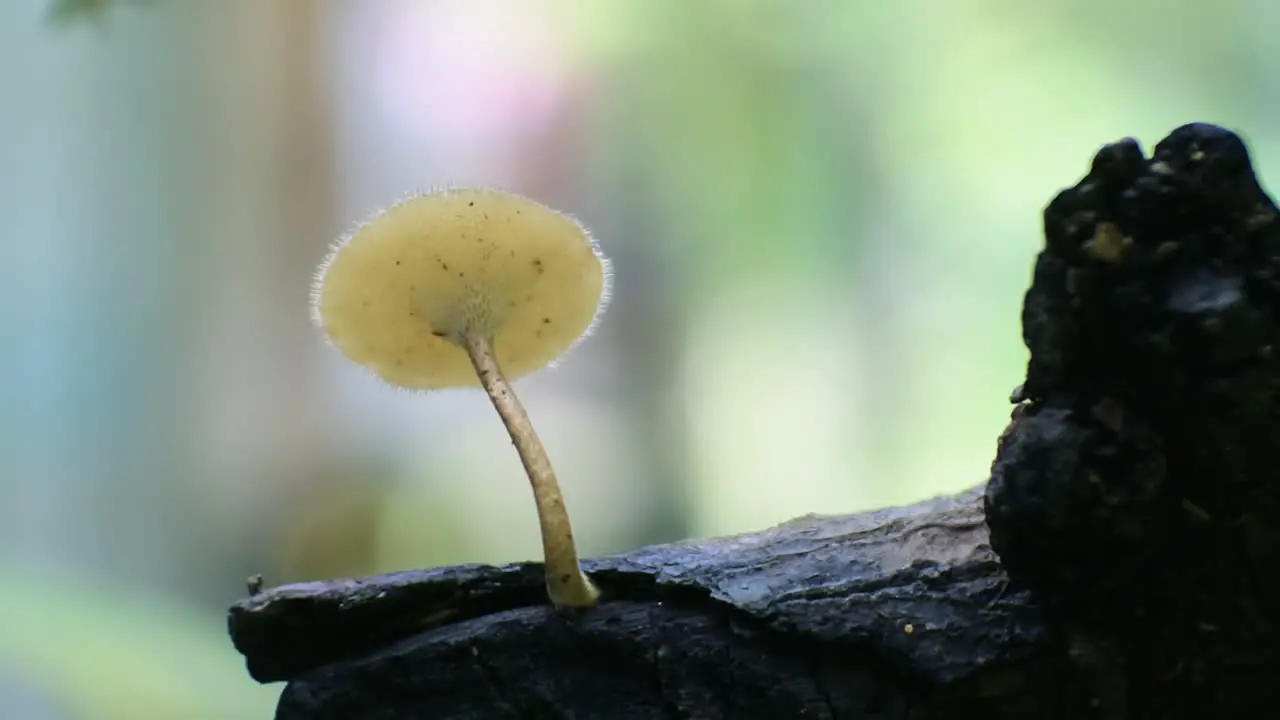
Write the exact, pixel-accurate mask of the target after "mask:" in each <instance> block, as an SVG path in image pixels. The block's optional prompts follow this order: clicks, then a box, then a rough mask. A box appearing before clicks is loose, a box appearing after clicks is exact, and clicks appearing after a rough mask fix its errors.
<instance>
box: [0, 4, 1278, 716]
mask: <svg viewBox="0 0 1280 720" xmlns="http://www.w3.org/2000/svg"><path fill="white" fill-rule="evenodd" d="M54 5H58V6H60V7H62V9H64V10H77V9H85V8H87V9H88V10H89V11H90V12H88V13H85V14H81V13H77V12H70V13H63V15H64V16H65V17H60V18H54V17H53V16H51V14H50V12H51V8H53V6H54ZM1277 30H1280V4H1277V3H1274V2H1269V0H1216V1H1215V2H1208V1H1207V0H1206V1H1204V2H1181V3H1172V2H1160V1H1158V0H1113V1H1112V2H1106V3H1103V2H1098V1H1096V0H1078V1H1074V2H1071V1H1066V0H1059V1H1057V2H1054V1H1052V0H1039V1H1037V2H1034V3H1031V2H1015V1H1014V0H947V1H945V2H944V1H942V0H894V1H890V0H859V1H858V2H852V1H849V0H700V1H693V0H377V1H368V2H366V1H363V0H325V1H321V0H315V1H309V0H270V1H267V0H227V1H224V2H218V1H215V0H156V1H153V2H137V1H136V0H135V1H132V2H130V1H127V0H125V1H122V2H119V3H114V4H113V3H110V2H106V1H105V0H98V1H96V2H84V1H83V0H82V1H81V2H58V3H54V4H51V3H50V2H48V1H47V0H14V1H11V2H6V3H3V5H0V252H2V253H3V255H2V256H0V257H3V262H0V302H2V307H3V310H2V311H0V431H2V432H0V718H6V719H8V718H15V719H19V720H70V719H73V718H211V719H212V718H218V719H221V718H233V719H234V718H265V717H268V716H269V714H270V712H271V708H272V705H273V703H274V699H275V697H276V696H277V694H278V692H279V688H278V687H259V686H257V685H255V684H254V683H253V682H251V681H250V680H249V678H248V677H247V675H245V673H244V671H243V666H242V664H241V662H240V658H239V656H238V655H236V654H235V652H234V651H233V650H232V648H231V646H230V644H229V642H228V641H227V640H226V638H225V635H224V613H225V608H226V606H227V605H228V604H229V603H230V602H232V601H233V600H235V599H236V598H237V597H238V596H240V595H242V594H243V593H244V592H245V591H244V579H245V577H246V576H248V575H249V574H251V573H257V572H261V573H263V574H264V575H265V577H266V580H267V583H268V584H269V585H271V584H279V583H283V582H288V581H294V580H303V579H318V578H326V577H333V576H346V575H357V574H367V573H373V572H379V571H388V570H396V569H404V568H412V567H424V566H433V565H440V564H449V563H459V562H472V561H483V562H493V563H500V562H506V561H514V560H522V559H529V558H536V557H538V556H539V555H540V546H539V543H538V535H537V526H536V522H535V519H534V513H533V505H532V501H531V498H530V495H529V491H528V488H527V485H526V482H525V480H524V477H523V475H522V473H521V470H520V466H519V462H518V460H517V458H516V456H515V454H514V452H512V451H511V448H510V445H509V443H508V442H507V440H506V438H505V436H504V435H503V431H502V428H501V425H500V424H499V422H498V420H497V418H496V416H495V415H494V414H493V411H492V409H491V408H490V407H489V405H488V402H487V400H486V399H485V398H484V397H483V396H482V395H480V394H478V393H469V392H452V393H439V394H432V395H414V394H410V393H405V392H397V391H393V390H391V389H388V388H386V387H384V386H381V385H380V384H379V383H378V382H377V381H375V380H373V379H371V377H370V376H369V375H368V374H366V373H363V372H360V371H359V370H357V369H355V368H353V367H350V366H348V365H347V364H346V363H345V362H344V361H343V360H342V359H341V358H340V357H339V356H338V355H337V353H336V351H333V350H332V349H330V348H327V347H326V346H325V345H324V343H323V342H322V340H321V338H320V337H319V335H318V333H317V332H316V331H314V330H313V328H312V327H311V326H310V325H309V322H308V312H307V294H308V288H309V284H310V282H311V273H312V271H313V269H314V267H315V264H316V263H317V262H318V261H319V260H320V259H321V257H322V256H323V254H324V253H325V250H326V248H327V246H328V245H329V243H330V242H331V241H332V240H333V239H335V238H336V237H338V236H339V235H340V234H342V233H343V232H345V231H347V230H349V229H351V228H352V226H353V225H354V224H355V223H356V222H358V221H359V220H361V219H363V218H364V217H366V216H368V215H369V213H371V212H372V211H374V210H376V209H377V208H378V207H380V206H383V205H385V204H387V203H388V202H390V201H393V200H395V199H398V198H400V197H403V196H404V195H406V194H408V193H410V192H413V191H415V190H418V189H425V188H430V187H432V186H436V185H440V184H444V183H478V184H488V185H499V186H503V187H507V188H509V189H512V190H516V191H518V192H522V193H525V194H528V195H531V196H533V197H535V198H537V199H538V200H540V201H542V202H545V203H547V204H550V205H552V206H554V207H557V208H559V209H562V210H565V211H567V212H570V213H573V214H575V215H577V216H578V217H579V218H581V219H582V220H583V221H584V222H585V223H586V224H587V225H588V226H589V227H591V228H592V229H593V231H594V232H595V234H596V235H597V236H598V237H599V238H600V240H601V243H602V245H603V247H604V249H605V251H606V252H607V253H609V254H610V255H611V256H612V257H613V259H614V261H615V267H616V271H617V276H616V294H615V302H614V304H613V306H612V308H611V310H610V311H609V313H608V314H607V315H606V316H605V318H604V323H603V326H602V328H601V331H600V332H599V333H598V335H597V336H595V337H593V338H592V339H590V340H589V341H588V342H587V343H585V344H584V345H583V346H582V347H581V348H580V349H579V350H577V351H576V352H575V353H574V354H573V355H571V356H570V357H569V358H568V359H566V360H565V361H564V362H563V363H562V364H560V365H559V366H558V367H557V368H556V369H554V370H550V371H546V372H543V373H541V374H540V375H537V376H534V377H531V378H529V379H527V380H525V381H522V382H521V383H520V390H521V393H522V397H523V399H524V401H525V404H526V405H527V406H528V408H529V410H530V412H531V414H532V415H533V417H534V420H535V422H536V423H537V424H538V428H539V431H540V433H541V434H542V436H543V438H544V440H545V441H546V443H547V445H548V446H549V448H548V449H549V452H550V453H551V456H552V458H553V460H554V461H555V463H556V465H557V468H558V470H559V472H560V475H561V479H562V482H563V484H564V486H565V493H566V495H567V499H568V503H569V506H570V510H571V512H572V514H573V515H574V519H575V522H576V523H577V528H578V537H579V540H580V542H581V544H582V546H583V548H582V549H583V551H584V553H585V554H587V555H595V554H602V553H609V552H615V551H620V550H624V549H627V548H631V547H634V546H637V545H641V544H646V543H656V542H663V541H669V540H674V539H677V538H683V537H687V536H707V535H718V534H727V533H733V532H738V531H746V530H751V529H757V528H760V527H763V526H767V525H771V524H775V523H778V522H781V521H783V520H786V519H788V518H790V517H792V516H795V515H799V514H802V513H806V512H811V511H817V512H824V513H835V512H853V511H857V510H863V509H869V508H873V507H877V506H883V505H886V504H896V503H903V502H907V501H911V500H914V499H919V498H923V497H925V496H928V495H932V494H936V493H943V492H950V491H955V490H959V489H961V488H964V487H968V486H971V485H974V484H976V483H979V482H981V481H983V480H984V479H985V473H986V470H987V466H988V463H989V462H990V459H991V456H992V453H993V451H994V442H995V437H996V435H997V434H998V433H999V431H1000V430H1001V428H1002V427H1003V425H1004V423H1005V421H1006V419H1007V417H1008V412H1009V405H1008V402H1007V398H1008V395H1009V391H1010V390H1011V389H1012V388H1013V387H1014V386H1015V385H1016V384H1017V383H1018V382H1019V380H1020V379H1021V372H1022V369H1023V363H1024V362H1025V350H1024V349H1023V347H1022V345H1021V342H1020V340H1019V338H1020V335H1019V326H1018V314H1019V309H1020V308H1019V303H1020V301H1021V293H1022V291H1023V289H1024V288H1025V285H1026V283H1027V281H1028V279H1029V273H1030V268H1031V262H1032V259H1033V255H1034V253H1035V252H1036V251H1037V249H1038V247H1039V244H1040V212H1041V209H1042V208H1043V206H1044V205H1045V204H1046V203H1047V202H1048V200H1049V199H1050V198H1051V197H1052V196H1053V194H1054V193H1055V192H1057V190H1058V189H1060V188H1061V187H1063V186H1066V185H1069V184H1072V183H1074V182H1075V181H1076V179H1078V177H1079V176H1080V175H1081V174H1082V173H1083V172H1084V171H1085V170H1086V168H1087V165H1088V162H1089V160H1090V158H1091V155H1092V153H1093V152H1094V151H1095V150H1096V149H1097V148H1098V147H1099V146H1100V145H1101V144H1103V143H1105V142H1109V141H1112V140H1116V139H1119V138H1120V137H1123V136H1126V135H1134V136H1137V137H1138V138H1140V139H1141V140H1142V141H1143V142H1144V144H1145V145H1146V146H1147V147H1150V146H1151V145H1152V144H1154V142H1155V141H1157V140H1158V139H1160V138H1161V137H1163V135H1164V134H1165V133H1167V132H1168V131H1169V130H1171V129H1172V128H1173V127H1175V126H1177V125H1179V124H1182V123H1184V122H1188V121H1195V120H1203V121H1211V122H1218V123H1222V124H1225V125H1228V126H1230V127H1233V128H1235V129H1238V130H1241V131H1242V132H1243V133H1244V134H1245V135H1246V138H1247V140H1248V141H1249V142H1250V144H1251V146H1252V148H1253V151H1254V153H1255V159H1256V161H1257V163H1258V165H1259V167H1261V168H1263V169H1265V168H1267V167H1268V166H1270V167H1278V166H1280V129H1278V125H1277V123H1276V122H1275V120H1276V118H1277V114H1278V113H1277V110H1278V108H1277V103H1280V55H1277V53H1276V52H1275V44H1274V38H1275V37H1276V33H1277Z"/></svg>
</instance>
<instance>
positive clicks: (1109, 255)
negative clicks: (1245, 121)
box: [229, 124, 1280, 720]
mask: <svg viewBox="0 0 1280 720" xmlns="http://www.w3.org/2000/svg"><path fill="white" fill-rule="evenodd" d="M1276 215H1277V209H1276V207H1275V205H1274V204H1273V203H1272V201H1271V200H1270V198H1268V197H1267V195H1266V194H1265V193H1264V192H1263V191H1262V189H1261V188H1260V187H1259V185H1258V183H1257V181H1256V179H1255V178H1254V175H1253V170H1252V168H1251V165H1250V162H1249V158H1248V154H1247V151H1246V149H1245V147H1244V144H1243V142H1242V141H1241V140H1240V138H1239V137H1237V136H1236V135H1234V134H1232V133H1230V132H1228V131H1226V130H1223V129H1221V128H1218V127H1214V126H1211V125H1199V124H1198V125H1187V126H1183V127H1181V128H1178V129H1177V130H1175V131H1174V132H1173V133H1172V134H1171V135H1170V136H1169V137H1168V138H1166V139H1165V140H1163V141H1162V142H1161V143H1160V144H1158V145H1157V146H1156V148H1155V151H1154V153H1153V155H1152V156H1151V157H1150V158H1148V157H1145V156H1144V155H1143V153H1142V151H1141V149H1140V148H1139V146H1138V144H1137V143H1136V142H1135V141H1133V140H1130V139H1126V140H1122V141H1120V142H1117V143H1114V144H1112V145H1108V146H1106V147H1104V148H1103V149H1102V150H1101V151H1100V152H1099V153H1098V154H1097V156H1096V157H1095V159H1094V161H1093V164H1092V167H1091V168H1090V171H1089V173H1088V175H1087V176H1086V177H1085V178H1084V179H1083V180H1082V181H1081V182H1080V183H1078V184H1077V185H1075V186H1074V187H1072V188H1069V189H1067V190H1064V191H1063V192H1062V193H1060V194H1059V195H1058V196H1057V197H1056V198H1055V199H1054V200H1053V201H1052V203H1051V204H1050V205H1049V206H1048V208H1047V209H1046V211H1045V216H1044V226H1045V238H1046V242H1045V247H1044V249H1043V251H1042V252H1041V253H1040V254H1039V257H1038V258H1037V261H1036V266H1035V273H1034V279H1033V282H1032V286H1031V288H1030V289H1029V290H1028V292H1027V295H1026V300H1025V303H1024V307H1023V329H1024V331H1023V335H1024V341H1025V342H1026V344H1027V346H1028V347H1029V349H1030V351H1031V360H1030V362H1029V364H1028V370H1027V377H1026V381H1025V383H1024V384H1023V385H1022V386H1021V387H1020V388H1019V389H1018V390H1017V391H1016V392H1015V393H1014V397H1013V400H1014V402H1015V403H1016V406H1015V409H1014V412H1013V420H1012V422H1011V423H1010V425H1009V426H1008V428H1007V429H1006V430H1005V432H1004V433H1003V434H1002V436H1001V437H1000V438H999V441H998V443H996V444H997V446H998V447H997V451H996V459H995V462H994V463H993V465H992V476H991V479H990V481H989V482H988V484H987V486H986V487H985V491H984V489H983V488H975V489H973V490H971V491H968V492H965V493H962V494H960V495H958V496H956V497H952V498H940V499H934V500H930V501H927V502H924V503H920V504H918V505H914V506H910V507H905V508H898V509H891V510H882V511H878V512H873V513H867V514H862V515H856V516H849V517H835V516H807V517H803V518H799V519H796V520H794V521H791V522H788V523H785V524H783V525H781V526H779V527H776V528H772V529H769V530H766V531H764V532H760V533H755V534H750V535H744V536H739V537H732V538H722V539H715V540H705V541H693V542H684V543H677V544H672V545H664V546H657V547H648V548H642V549H639V550H636V551H634V552H629V553H624V554H621V555H618V556H614V557H607V558H601V559H596V560H592V561H588V562H587V563H585V566H586V569H587V571H588V572H590V573H591V574H592V576H593V577H594V578H595V579H596V581H597V582H598V583H599V585H600V586H601V588H602V589H603V590H604V592H605V593H606V599H605V602H604V603H603V604H601V605H600V606H599V607H597V608H594V609H592V610H589V611H586V612H583V613H580V614H575V615H564V614H558V613H556V612H555V611H554V610H552V609H551V608H550V607H549V606H548V605H547V602H546V599H545V591H544V589H543V584H542V574H541V568H540V566H538V565H535V564H521V565H513V566H508V567H489V566H465V567H452V568H442V569H437V570H427V571H418V572H406V573H397V574H392V575H386V576H379V577H372V578H366V579H362V580H338V581H331V582H319V583H305V584H297V585H288V586H283V587H277V588H273V589H270V590H266V591H264V592H259V593H256V594H254V595H253V596H251V597H249V598H247V599H245V600H243V601H241V602H239V603H237V604H236V605H235V606H233V607H232V608H231V612H230V618H229V624H230V631H231V636H232V638H233V640H234V642H235V645H236V647H237V648H238V649H239V650H240V652H241V653H243V654H244V656H245V657H246V659H247V664H248V669H249V672H250V674H251V675H252V676H253V677H254V678H255V679H257V680H258V681H261V682H271V681H280V680H284V681H288V682H287V685H286V686H285V689H284V692H283V694H282V696H281V699H280V703H279V708H278V711H277V715H276V717H277V718H280V719H281V720H287V719H296V720H302V719H307V720H314V719H318V718H343V719H344V720H349V719H352V718H368V719H375V718H610V719H614V718H617V719H622V718H698V719H707V720H711V719H714V718H728V719H733V720H737V719H744V720H745V719H751V718H970V717H973V718H1086V717H1089V718H1174V719H1177V718H1198V719H1199V718H1217V717H1223V718H1231V717H1239V718H1247V717H1263V716H1264V714H1266V713H1267V712H1268V711H1274V708H1275V707H1276V701H1277V700H1280V642H1278V641H1280V637H1278V636H1277V628H1276V621H1277V618H1278V616H1280V603H1278V602H1277V601H1278V600H1280V573H1277V570H1278V569H1280V482H1278V481H1280V470H1277V468H1276V460H1277V456H1278V454H1280V452H1278V450H1277V449H1278V448H1280V416H1278V415H1277V408H1276V401H1277V391H1278V390H1280V366H1278V365H1277V358H1276V352H1275V351H1274V349H1273V348H1274V347H1275V344H1276V341H1277V339H1278V337H1277V336H1278V334H1280V326H1278V325H1277V322H1276V317H1275V315H1274V313H1275V312H1276V309H1277V307H1278V306H1280V223H1277V222H1276Z"/></svg>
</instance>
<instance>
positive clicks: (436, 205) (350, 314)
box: [311, 188, 610, 608]
mask: <svg viewBox="0 0 1280 720" xmlns="http://www.w3.org/2000/svg"><path fill="white" fill-rule="evenodd" d="M609 285H610V274H609V261H608V259H607V258H605V256H604V255H603V254H602V253H601V252H600V249H599V248H598V247H597V245H596V243H595V241H594V240H593V239H592V238H591V236H590V234H589V233H588V232H587V231H586V230H585V229H584V228H583V227H582V225H580V224H579V223H578V222H576V221H575V220H574V219H572V218H570V217H569V216H567V215H564V214H562V213H560V212H557V211H555V210H553V209H551V208H549V207H546V206H544V205H541V204H539V203H537V202H534V201H533V200H530V199H528V198H525V197H521V196H519V195H514V194H511V193H506V192H502V191H498V190H489V189H473V188H453V189H448V190H443V191H437V192H431V193H427V194H423V195H418V196H416V197H412V198H410V199H408V200H405V201H403V202H400V203H398V204H396V205H393V206H392V207H390V208H388V209H387V210H385V211H383V212H380V213H378V214H376V215H375V216H374V217H373V218H371V219H370V220H368V221H367V222H365V223H364V224H363V225H361V226H360V227H358V228H357V229H356V230H355V231H354V232H353V233H351V234H350V235H348V236H346V237H345V238H343V239H342V240H340V241H339V242H338V243H337V244H336V245H335V246H334V248H333V249H332V251H331V252H330V253H329V255H328V257H326V258H325V260H324V262H323V263H321V265H320V268H319V270H318V271H317V273H316V278H315V284H314V286H313V289H312V295H311V308H312V319H313V320H314V322H315V323H316V325H317V326H319V327H320V328H321V329H322V330H323V331H324V333H325V334H326V336H327V338H328V340H329V342H330V343H332V344H333V345H334V346H336V347H337V348H338V349H339V350H340V351H341V352H342V354H343V355H345V356H346V358H347V359H348V360H350V361H352V362H354V363H356V364H358V365H361V366H364V367H366V368H368V369H369V370H371V371H373V372H374V373H375V374H377V375H378V376H379V377H381V378H382V379H383V380H385V381H386V382H388V383H390V384H392V385H395V386H399V387H403V388H408V389H421V390H432V389H441V388H458V387H477V386H478V387H482V388H484V391H485V392H486V393H487V394H488V396H489V398H490V400H492V401H493V407H494V408H495V409H496V410H497V411H498V415H499V416H500V417H501V418H502V423H503V424H504V425H505V426H506V428H507V432H508V433H509V434H510V436H511V442H512V444H514V445H515V447H516V452H517V453H519V455H520V461H521V463H522V464H523V465H524V469H525V472H526V473H527V474H528V476H529V482H530V484H531V485H532V486H533V497H534V501H535V504H536V506H537V509H538V522H539V526H540V529H541V532H542V549H543V555H544V562H545V571H546V584H547V593H548V595H549V596H550V599H551V602H552V603H553V604H554V605H555V606H556V607H558V608H571V607H590V606H592V605H594V604H595V603H596V602H597V600H598V599H599V595H600V593H599V591H598V590H597V589H596V587H595V585H594V584H593V583H592V582H591V580H590V579H589V578H588V577H587V576H586V575H585V574H584V573H583V572H582V568H581V567H580V566H579V564H578V551H577V548H576V547H575V544H574V540H573V529H572V527H571V525H570V523H569V514H568V511H567V510H566V509H565V504H564V498H563V497H562V495H561V493H560V486H559V483H558V482H557V480H556V474H555V471H554V470H553V469H552V467H551V462H550V460H549V459H548V458H547V453H546V450H545V449H544V448H543V446H542V442H541V441H540V440H539V439H538V435H537V433H536V432H535V431H534V429H533V425H532V424H531V423H530V421H529V416H528V414H527V413H526V412H525V409H524V407H523V406H522V405H521V403H520V400H519V399H518V398H517V397H516V394H515V391H514V390H513V389H512V387H511V384H510V380H515V379H517V378H520V377H522V376H525V375H528V374H530V373H532V372H534V371H536V370H539V369H541V368H543V367H547V366H549V365H551V364H552V363H553V362H554V361H555V360H556V359H557V358H559V357H560V356H562V355H563V354H564V353H565V352H567V351H568V350H569V349H571V348H572V347H573V346H574V345H576V344H577V343H578V341H579V340H581V339H582V338H583V337H585V336H586V335H587V334H589V333H590V332H591V330H592V329H593V328H594V327H595V324H596V321H597V320H598V318H599V317H600V314H601V313H602V312H603V311H604V309H605V306H606V305H607V302H608V298H609Z"/></svg>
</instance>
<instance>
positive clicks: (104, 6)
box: [49, 0, 159, 24]
mask: <svg viewBox="0 0 1280 720" xmlns="http://www.w3.org/2000/svg"><path fill="white" fill-rule="evenodd" d="M157 2H159V0H54V1H53V4H52V5H50V6H49V20H51V21H52V22H54V23H56V24H67V23H71V22H75V21H80V20H95V21H100V20H102V19H103V18H104V17H105V16H106V14H107V12H108V11H109V10H111V9H112V8H114V7H118V6H122V5H153V4H155V3H157Z"/></svg>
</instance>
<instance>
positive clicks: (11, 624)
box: [0, 564, 279, 720]
mask: <svg viewBox="0 0 1280 720" xmlns="http://www.w3.org/2000/svg"><path fill="white" fill-rule="evenodd" d="M0 578H3V587H4V591H3V592H0V618H3V619H4V623H5V631H4V632H0V667H10V668H17V669H18V670H19V672H20V673H21V674H22V676H21V677H20V679H25V680H26V681H28V682H30V683H31V684H32V685H33V686H34V687H36V688H39V689H41V690H43V691H44V692H46V693H48V694H49V695H50V696H51V697H56V698H57V699H58V701H59V702H60V704H61V705H62V706H64V707H68V708H69V709H70V710H71V712H73V713H74V716H73V717H77V718H86V719H92V720H115V719H116V718H119V719H120V720H126V719H128V720H133V719H136V718H143V717H147V718H182V719H183V720H205V719H207V720H227V719H228V718H264V717H270V715H271V713H272V711H273V708H274V706H275V701H276V697H277V696H278V695H279V691H278V690H277V689H276V688H273V687H269V686H261V685H255V684H253V683H252V682H249V681H247V679H246V677H245V671H244V665H243V662H242V659H241V657H240V656H239V655H237V654H236V652H235V650H234V649H232V648H231V646H230V645H229V644H228V642H227V637H226V634H225V632H224V629H223V627H222V625H221V624H216V625H215V624H210V623H209V616H208V614H207V613H202V612H198V611H196V610H194V609H192V608H190V607H186V606H182V605H176V604H174V603H173V602H172V601H169V600H166V599H164V598H160V597H156V596H154V595H150V594H144V593H136V592H131V591H130V590H129V589H127V588H120V587H112V586H110V585H104V584H102V583H88V582H71V581H67V580H65V579H59V578H54V577H50V576H48V575H45V574H38V573H33V572H30V571H28V570H26V569H25V568H23V567H20V566H15V565H5V564H0ZM197 678H198V680H197Z"/></svg>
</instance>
